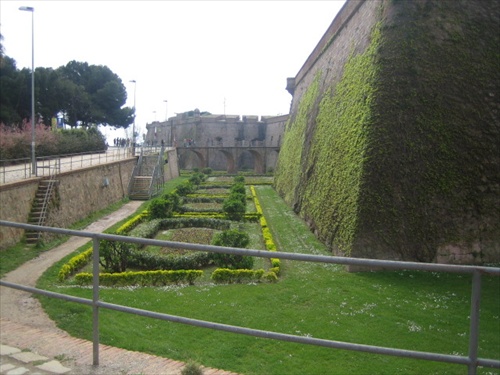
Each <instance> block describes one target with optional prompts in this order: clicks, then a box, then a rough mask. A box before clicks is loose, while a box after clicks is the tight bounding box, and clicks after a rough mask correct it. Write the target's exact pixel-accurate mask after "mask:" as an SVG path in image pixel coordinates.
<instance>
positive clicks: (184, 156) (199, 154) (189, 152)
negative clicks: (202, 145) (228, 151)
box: [179, 148, 208, 168]
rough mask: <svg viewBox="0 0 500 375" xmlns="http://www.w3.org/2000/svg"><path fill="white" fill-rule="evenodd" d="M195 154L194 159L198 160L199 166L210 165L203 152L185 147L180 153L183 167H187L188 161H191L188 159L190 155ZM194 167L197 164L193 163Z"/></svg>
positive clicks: (180, 162) (180, 161) (180, 163)
mask: <svg viewBox="0 0 500 375" xmlns="http://www.w3.org/2000/svg"><path fill="white" fill-rule="evenodd" d="M193 154H194V156H195V158H194V159H195V160H197V161H198V166H197V167H199V168H206V167H207V166H208V160H207V158H206V157H205V155H203V153H202V152H200V151H198V150H196V149H190V148H185V149H183V150H182V151H181V152H180V153H179V165H180V166H181V168H186V167H187V163H188V162H189V161H188V160H187V159H188V158H189V156H190V155H193ZM193 167H195V166H194V165H193Z"/></svg>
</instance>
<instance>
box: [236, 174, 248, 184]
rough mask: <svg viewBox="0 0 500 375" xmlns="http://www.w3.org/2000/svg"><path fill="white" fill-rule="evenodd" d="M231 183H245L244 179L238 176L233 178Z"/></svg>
mask: <svg viewBox="0 0 500 375" xmlns="http://www.w3.org/2000/svg"><path fill="white" fill-rule="evenodd" d="M233 181H234V182H235V183H245V177H243V176H241V175H239V176H234V179H233Z"/></svg>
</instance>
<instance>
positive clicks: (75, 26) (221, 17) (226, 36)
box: [0, 0, 345, 136]
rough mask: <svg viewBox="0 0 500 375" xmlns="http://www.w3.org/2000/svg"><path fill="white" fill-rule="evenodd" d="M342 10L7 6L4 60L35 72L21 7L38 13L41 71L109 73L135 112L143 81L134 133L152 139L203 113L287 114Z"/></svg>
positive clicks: (12, 1)
mask: <svg viewBox="0 0 500 375" xmlns="http://www.w3.org/2000/svg"><path fill="white" fill-rule="evenodd" d="M344 3H345V1H344V0H328V1H327V0H324V1H311V0H307V1H299V0H297V1H287V0H278V1H241V0H233V1H210V0H204V1H185V0H184V1H170V0H169V1H160V0H157V1H97V0H87V1H44V0H37V1H34V0H31V1H29V0H26V1H23V0H0V32H1V34H2V35H3V37H4V40H3V45H4V49H5V54H6V55H7V56H10V57H12V58H13V59H15V60H16V62H17V67H18V68H19V69H21V68H23V67H27V68H31V14H30V13H29V12H23V11H20V10H19V7H20V6H31V7H34V8H35V13H34V17H35V27H34V30H35V67H46V68H47V67H52V68H58V67H59V66H61V65H66V64H67V63H68V62H69V61H71V60H76V61H80V62H88V63H89V64H93V65H106V66H108V67H109V68H110V69H111V70H112V71H113V72H114V73H116V74H117V75H118V76H119V77H120V78H121V79H122V81H123V83H124V85H125V86H126V88H127V93H128V100H127V105H128V106H130V107H133V105H134V84H133V83H130V82H129V81H130V80H135V81H136V82H137V83H136V108H137V118H136V126H137V128H138V129H141V131H142V132H144V131H145V124H146V123H151V122H152V121H155V120H158V121H163V120H165V118H166V116H167V115H168V117H171V116H174V115H175V113H176V112H179V113H180V112H185V111H189V110H193V109H195V108H198V109H200V110H201V111H208V112H211V113H214V114H223V113H226V114H234V115H258V116H262V115H265V116H273V115H279V114H287V113H288V111H289V107H290V101H291V95H290V94H289V93H288V92H287V91H286V90H285V87H286V79H287V77H294V76H295V75H296V74H297V72H298V71H299V69H300V68H301V67H302V65H303V64H304V62H305V60H306V59H307V57H308V56H309V54H310V53H311V52H312V50H313V49H314V47H315V46H316V44H317V43H318V42H319V40H320V39H321V37H322V36H323V34H324V33H325V32H326V30H327V28H328V26H329V25H330V24H331V22H332V21H333V19H334V18H335V16H336V14H337V12H338V11H339V10H340V8H342V6H343V5H344ZM165 100H167V102H166V103H165V102H164V101H165ZM110 134H111V133H108V136H109V135H110ZM116 134H118V133H115V132H113V135H115V136H120V135H121V134H123V135H125V134H124V133H123V131H121V133H120V134H118V135H116Z"/></svg>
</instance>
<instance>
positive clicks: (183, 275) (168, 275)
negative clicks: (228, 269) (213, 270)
mask: <svg viewBox="0 0 500 375" xmlns="http://www.w3.org/2000/svg"><path fill="white" fill-rule="evenodd" d="M202 275H203V271H200V270H178V271H165V270H159V271H140V272H121V273H100V274H99V284H100V285H103V286H130V285H138V286H164V285H169V284H189V285H193V284H194V282H195V280H196V279H199V278H200V277H201V276H202ZM75 280H76V282H77V283H78V284H80V285H89V284H92V274H91V273H79V274H77V275H76V276H75Z"/></svg>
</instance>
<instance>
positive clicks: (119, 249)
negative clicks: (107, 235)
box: [99, 240, 132, 273]
mask: <svg viewBox="0 0 500 375" xmlns="http://www.w3.org/2000/svg"><path fill="white" fill-rule="evenodd" d="M99 250H100V251H99V255H100V259H99V263H100V265H101V266H103V267H104V269H105V270H106V271H108V272H112V273H113V272H124V271H125V270H126V269H127V263H128V260H129V257H130V253H131V251H132V245H131V244H129V243H125V242H118V241H108V240H102V241H101V242H100V247H99Z"/></svg>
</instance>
